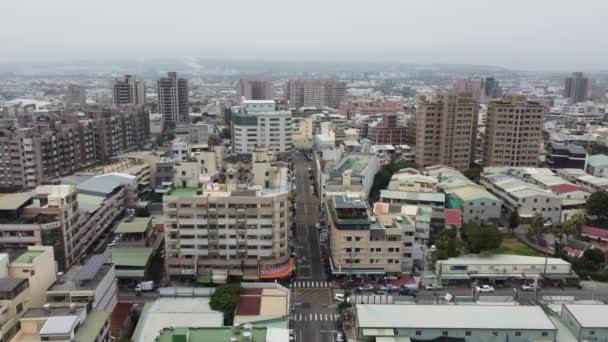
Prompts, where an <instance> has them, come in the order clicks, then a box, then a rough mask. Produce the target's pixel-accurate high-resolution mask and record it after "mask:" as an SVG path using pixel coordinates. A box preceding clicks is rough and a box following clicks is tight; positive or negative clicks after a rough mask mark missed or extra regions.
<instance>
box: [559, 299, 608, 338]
mask: <svg viewBox="0 0 608 342" xmlns="http://www.w3.org/2000/svg"><path fill="white" fill-rule="evenodd" d="M606 317H608V305H592V304H566V305H563V307H562V311H561V321H562V322H563V323H564V325H565V326H566V327H567V328H568V329H569V330H570V331H571V332H572V334H574V336H575V337H576V338H577V339H578V341H606V340H608V321H606Z"/></svg>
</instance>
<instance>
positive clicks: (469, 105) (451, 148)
mask: <svg viewBox="0 0 608 342" xmlns="http://www.w3.org/2000/svg"><path fill="white" fill-rule="evenodd" d="M478 112H479V104H478V103H477V102H476V101H475V100H474V99H473V97H472V96H471V94H465V93H453V92H451V93H443V94H439V95H438V96H437V98H435V99H427V98H426V97H424V96H421V97H419V99H418V108H417V111H416V114H415V115H416V164H417V165H418V166H419V167H424V166H429V165H437V164H441V165H446V166H450V167H453V168H456V169H459V170H465V169H467V168H469V165H470V163H471V161H473V159H474V151H475V144H472V141H474V138H475V134H476V129H477V116H478Z"/></svg>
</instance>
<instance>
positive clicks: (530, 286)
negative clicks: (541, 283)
mask: <svg viewBox="0 0 608 342" xmlns="http://www.w3.org/2000/svg"><path fill="white" fill-rule="evenodd" d="M521 290H522V291H538V290H540V288H538V287H536V285H534V284H523V285H522V286H521Z"/></svg>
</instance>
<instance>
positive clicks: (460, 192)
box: [445, 185, 498, 201]
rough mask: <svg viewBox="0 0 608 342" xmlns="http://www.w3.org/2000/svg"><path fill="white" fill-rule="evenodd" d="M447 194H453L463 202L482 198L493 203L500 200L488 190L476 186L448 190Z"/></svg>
mask: <svg viewBox="0 0 608 342" xmlns="http://www.w3.org/2000/svg"><path fill="white" fill-rule="evenodd" d="M445 192H446V193H449V194H453V195H455V196H457V197H458V198H460V199H461V200H463V201H472V200H476V199H482V198H487V199H489V200H491V201H498V198H496V196H494V195H492V194H491V193H490V192H488V190H486V189H485V188H481V187H479V186H474V185H466V186H462V187H459V188H452V189H446V190H445Z"/></svg>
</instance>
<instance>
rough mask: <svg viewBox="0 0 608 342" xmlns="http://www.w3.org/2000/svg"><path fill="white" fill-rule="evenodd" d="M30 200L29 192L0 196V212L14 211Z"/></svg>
mask: <svg viewBox="0 0 608 342" xmlns="http://www.w3.org/2000/svg"><path fill="white" fill-rule="evenodd" d="M30 198H32V194H31V193H29V192H19V193H14V194H0V210H16V209H18V208H19V207H21V206H22V205H24V204H25V203H26V202H27V201H29V200H30Z"/></svg>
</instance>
